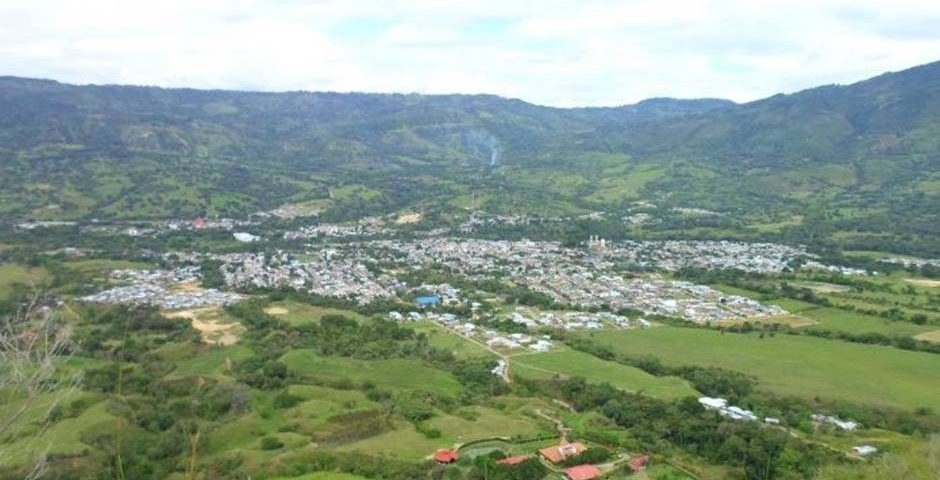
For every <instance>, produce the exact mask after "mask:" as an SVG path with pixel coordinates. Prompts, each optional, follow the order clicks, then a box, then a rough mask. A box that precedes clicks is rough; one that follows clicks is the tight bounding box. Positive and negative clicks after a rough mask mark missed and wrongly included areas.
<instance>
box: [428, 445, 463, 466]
mask: <svg viewBox="0 0 940 480" xmlns="http://www.w3.org/2000/svg"><path fill="white" fill-rule="evenodd" d="M457 460H460V454H459V453H457V451H456V450H450V449H446V448H442V449H440V450H438V451H436V452H434V461H435V462H437V463H440V464H442V465H446V464H448V463H454V462H456V461H457Z"/></svg>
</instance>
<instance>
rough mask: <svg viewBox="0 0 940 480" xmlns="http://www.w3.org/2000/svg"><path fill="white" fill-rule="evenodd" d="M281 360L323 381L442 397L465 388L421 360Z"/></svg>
mask: <svg viewBox="0 0 940 480" xmlns="http://www.w3.org/2000/svg"><path fill="white" fill-rule="evenodd" d="M281 360H282V361H283V362H284V363H285V364H287V366H288V368H289V369H290V370H291V372H294V373H297V374H299V375H301V376H304V377H309V378H312V379H316V380H321V381H332V382H338V381H347V380H348V381H350V382H353V383H364V382H371V383H373V384H375V385H378V386H380V387H386V388H392V389H405V390H408V389H421V390H427V391H430V392H434V393H438V394H442V395H451V396H453V395H457V394H458V393H460V391H461V386H460V384H459V383H458V382H457V380H456V379H455V378H454V377H453V375H451V374H450V373H448V372H445V371H443V370H438V369H436V368H432V367H429V366H427V365H425V364H424V363H422V362H420V361H418V360H412V359H403V358H393V359H388V360H356V359H351V358H339V357H321V356H319V355H317V354H316V353H315V352H313V351H311V350H293V351H290V352H288V353H286V354H285V355H284V356H283V357H282V358H281Z"/></svg>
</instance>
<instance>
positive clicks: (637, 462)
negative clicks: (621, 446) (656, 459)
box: [630, 455, 650, 472]
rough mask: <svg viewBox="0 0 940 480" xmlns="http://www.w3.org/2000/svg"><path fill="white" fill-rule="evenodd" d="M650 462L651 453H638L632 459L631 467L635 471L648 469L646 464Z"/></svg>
mask: <svg viewBox="0 0 940 480" xmlns="http://www.w3.org/2000/svg"><path fill="white" fill-rule="evenodd" d="M649 462H650V457H649V455H637V456H635V457H633V458H631V459H630V468H631V469H632V470H633V471H634V472H641V471H643V470H646V465H647V464H648V463H649Z"/></svg>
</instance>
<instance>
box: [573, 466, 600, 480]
mask: <svg viewBox="0 0 940 480" xmlns="http://www.w3.org/2000/svg"><path fill="white" fill-rule="evenodd" d="M600 476H601V471H600V469H599V468H597V467H595V466H594V465H578V466H577V467H571V468H566V469H565V477H566V478H568V480H592V479H595V478H599V477H600Z"/></svg>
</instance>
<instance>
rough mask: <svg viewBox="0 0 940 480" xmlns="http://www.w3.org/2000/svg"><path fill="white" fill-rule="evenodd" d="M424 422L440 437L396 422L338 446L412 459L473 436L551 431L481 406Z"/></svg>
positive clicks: (516, 414) (522, 417) (512, 414)
mask: <svg viewBox="0 0 940 480" xmlns="http://www.w3.org/2000/svg"><path fill="white" fill-rule="evenodd" d="M427 424H428V426H429V427H430V428H435V429H438V430H440V432H441V437H440V438H433V439H432V438H427V437H426V436H424V435H422V434H421V433H419V432H418V431H417V430H415V428H414V426H412V425H411V424H409V423H405V422H396V428H395V429H394V430H392V431H389V432H386V433H383V434H382V435H378V436H375V437H371V438H367V439H365V440H362V441H359V442H354V443H351V444H348V445H344V446H342V447H340V450H343V451H362V452H370V453H373V454H375V453H378V454H382V455H388V456H391V457H395V458H400V459H403V460H412V461H415V460H421V459H423V458H426V457H428V456H429V455H431V454H432V453H434V451H435V450H437V449H439V448H445V447H453V446H456V445H459V444H463V443H466V442H469V441H473V440H481V439H485V438H492V437H512V436H514V435H530V434H536V433H540V432H550V431H551V430H550V427H548V426H547V424H546V423H544V422H540V421H538V420H535V419H533V418H530V417H528V416H525V415H522V414H521V412H502V411H499V410H496V409H493V408H488V407H481V406H473V407H465V408H463V409H462V413H461V414H460V415H451V414H438V415H435V416H434V418H432V419H431V420H429V421H428V422H427Z"/></svg>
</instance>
